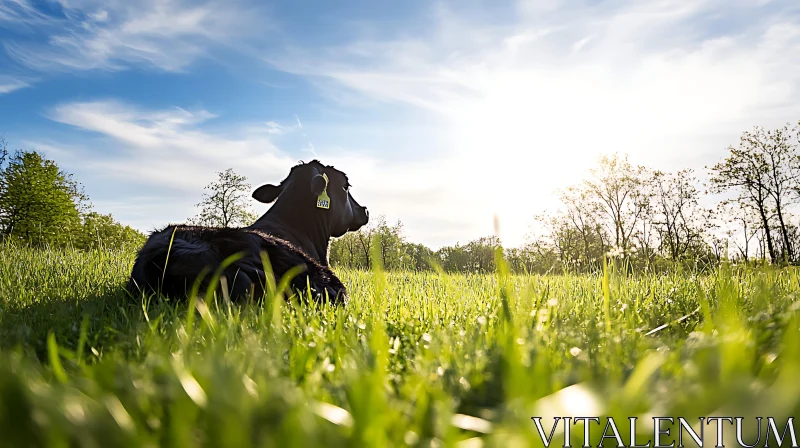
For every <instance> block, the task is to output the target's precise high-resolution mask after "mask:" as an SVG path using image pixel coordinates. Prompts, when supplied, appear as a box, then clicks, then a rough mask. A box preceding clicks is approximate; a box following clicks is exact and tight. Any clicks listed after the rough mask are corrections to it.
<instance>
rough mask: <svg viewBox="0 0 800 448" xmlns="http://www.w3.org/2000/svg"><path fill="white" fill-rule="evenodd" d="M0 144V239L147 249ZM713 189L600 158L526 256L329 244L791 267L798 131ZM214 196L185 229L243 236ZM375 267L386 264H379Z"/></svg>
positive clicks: (371, 238)
mask: <svg viewBox="0 0 800 448" xmlns="http://www.w3.org/2000/svg"><path fill="white" fill-rule="evenodd" d="M4 143H5V142H3V141H2V140H0V235H1V236H2V238H3V240H4V241H6V240H9V239H13V240H21V241H24V242H26V243H29V244H49V245H67V244H69V245H72V246H74V247H79V248H96V247H99V246H103V247H116V248H118V247H125V246H130V245H140V244H141V243H142V242H143V241H144V236H143V235H142V234H141V233H139V232H138V231H136V230H134V229H132V228H130V227H128V226H123V225H122V224H119V223H117V222H116V221H114V220H113V218H112V217H111V215H101V214H98V213H96V212H93V211H92V210H91V204H90V203H89V202H88V198H87V197H86V195H85V194H84V193H83V190H82V188H81V187H80V184H78V183H77V182H75V181H74V180H73V179H72V176H71V175H69V174H67V173H64V172H63V171H61V170H60V169H59V168H58V166H57V165H56V164H55V162H53V161H52V160H48V159H46V158H45V157H44V156H43V155H41V154H40V153H38V152H36V151H17V152H16V153H15V154H13V155H9V154H8V152H7V151H6V148H5V144H4ZM705 168H706V170H707V173H706V174H707V175H708V182H707V184H705V185H704V184H702V183H701V182H700V181H699V180H698V176H697V173H695V171H693V170H691V169H682V170H678V171H675V172H665V171H661V170H658V169H653V168H651V167H646V166H641V165H635V164H633V163H631V162H630V160H629V159H628V157H627V156H626V155H619V154H611V155H605V156H602V157H601V158H600V159H599V161H598V164H597V166H596V167H595V168H594V169H591V170H590V171H589V173H587V176H586V177H585V179H584V180H583V181H582V182H580V183H578V184H576V185H573V186H570V187H568V188H565V189H563V190H560V191H558V193H557V194H558V197H559V200H560V201H559V202H560V207H559V208H558V209H557V210H554V211H551V212H544V213H541V214H539V215H536V216H534V219H535V223H536V227H537V229H536V231H535V232H534V233H532V234H531V235H529V237H528V238H527V239H526V242H525V243H524V244H523V245H522V246H521V247H516V248H504V247H503V246H502V245H501V243H500V240H499V239H498V238H497V237H495V236H485V237H481V238H477V239H475V240H472V241H469V242H467V243H463V244H462V243H456V244H455V245H452V246H446V247H442V248H440V249H438V250H433V249H431V248H429V247H426V246H424V245H422V244H418V243H414V242H411V241H409V240H408V239H407V237H406V236H405V234H404V232H403V224H402V222H400V221H398V222H396V223H393V224H392V223H389V222H387V221H386V219H385V217H383V216H378V217H374V218H373V219H372V220H371V222H370V223H369V224H368V225H367V226H365V227H364V228H362V229H361V230H359V231H357V232H351V233H348V234H346V235H344V236H342V237H340V238H337V239H335V240H333V241H332V243H331V245H330V260H331V264H332V265H334V266H344V267H351V268H369V267H371V266H372V265H373V264H374V263H376V262H379V263H380V264H381V265H382V266H384V267H385V268H386V269H389V270H401V269H405V270H418V271H419V270H432V269H443V270H445V271H449V272H491V271H493V270H494V269H495V256H496V254H497V253H498V252H500V253H502V254H503V255H504V257H505V259H506V260H507V261H508V263H509V265H510V267H511V268H512V269H513V270H514V271H516V272H531V273H549V272H596V271H598V270H601V269H602V266H603V263H604V260H605V259H607V258H617V259H621V260H623V261H624V263H625V265H626V266H627V267H628V268H629V269H636V270H662V269H668V268H671V267H673V266H675V265H676V264H679V265H684V266H691V267H693V268H713V267H714V266H716V265H717V264H718V263H720V262H721V260H722V259H723V258H728V259H730V260H733V261H735V262H745V263H769V264H795V263H797V262H798V258H800V255H799V254H800V228H799V227H798V225H800V223H798V222H797V220H796V219H795V216H794V214H793V212H794V207H795V206H796V205H797V204H798V202H800V122H798V123H797V124H795V125H792V124H786V125H784V126H781V127H778V128H776V129H764V128H762V127H755V128H753V129H752V130H749V131H745V132H743V133H742V135H741V138H740V139H739V142H738V143H737V144H735V145H731V146H729V147H728V148H727V152H726V155H725V157H724V159H722V160H720V161H719V162H718V163H716V164H714V165H712V166H707V167H705ZM217 175H218V179H217V180H216V181H214V182H211V183H210V184H208V185H207V186H206V191H205V192H204V194H203V196H202V200H201V202H200V203H198V204H196V205H197V207H198V208H199V213H198V214H197V215H196V216H193V217H190V218H189V219H188V222H189V223H193V224H200V225H209V226H219V227H236V226H244V225H248V224H250V223H252V222H253V221H254V220H255V219H256V217H257V215H256V214H255V213H254V212H253V210H252V209H251V208H250V201H249V195H250V190H251V185H250V184H249V183H248V182H247V178H246V177H244V176H242V175H239V174H237V173H235V172H234V171H233V170H232V169H227V170H225V171H223V172H219V173H217ZM376 257H378V258H379V259H376Z"/></svg>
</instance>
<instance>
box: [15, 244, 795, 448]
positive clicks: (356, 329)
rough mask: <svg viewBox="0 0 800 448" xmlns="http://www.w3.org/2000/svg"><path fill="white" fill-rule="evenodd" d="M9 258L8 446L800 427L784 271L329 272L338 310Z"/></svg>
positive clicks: (370, 440) (88, 262)
mask: <svg viewBox="0 0 800 448" xmlns="http://www.w3.org/2000/svg"><path fill="white" fill-rule="evenodd" d="M0 250H2V256H0V440H2V442H0V445H2V446H58V447H66V446H84V447H112V446H113V447H123V446H209V447H241V446H280V447H293V446H296V447H312V446H376V447H380V446H406V445H409V446H463V447H479V446H502V447H510V446H542V441H541V438H540V436H539V434H538V432H537V430H536V427H535V425H534V423H533V421H532V420H531V417H534V416H545V417H546V416H567V415H572V416H584V417H587V416H613V417H615V419H616V421H617V423H625V422H627V421H628V417H632V416H638V417H643V418H645V419H649V416H653V415H655V416H673V417H678V416H681V417H684V418H687V419H692V418H697V417H699V416H711V415H716V416H720V415H721V416H741V417H746V418H751V417H752V418H753V420H747V421H746V424H748V425H751V426H753V427H754V426H755V420H754V417H755V416H763V417H766V416H771V417H776V418H779V419H780V418H782V417H787V416H794V415H800V328H799V326H800V324H799V322H800V321H798V308H800V301H798V290H800V288H798V285H799V283H798V282H800V278H799V277H798V272H797V270H794V269H783V270H778V269H763V270H754V269H739V268H735V267H729V266H723V267H722V268H720V269H719V271H718V272H716V273H714V274H712V275H703V276H695V275H692V273H689V272H676V273H674V274H672V275H666V276H646V277H631V278H629V277H625V276H622V275H619V274H615V273H614V271H613V269H612V270H610V271H608V272H607V273H606V275H605V276H549V277H540V276H530V277H524V276H508V275H505V274H502V273H499V274H497V275H491V276H479V275H444V274H434V273H386V274H382V273H380V272H377V273H372V272H359V271H339V274H340V276H341V277H342V278H343V280H344V281H345V283H346V284H347V285H348V287H349V289H350V292H351V302H350V304H349V305H348V306H347V307H345V308H341V309H334V308H331V307H325V306H322V307H318V306H292V305H289V304H286V303H284V302H283V301H282V300H273V299H272V298H268V299H267V300H265V301H264V302H263V303H262V304H249V305H243V306H237V305H234V306H230V305H227V304H226V303H225V302H224V301H223V300H222V299H218V300H214V301H211V300H209V302H208V303H207V302H194V303H188V302H186V301H184V302H178V303H174V302H173V303H171V302H168V301H166V300H163V299H152V300H149V301H147V302H143V301H142V300H135V299H131V298H129V297H126V295H125V293H124V292H123V284H124V281H125V279H126V276H127V274H128V272H129V269H130V266H131V263H132V261H133V254H128V253H126V254H108V253H99V252H98V253H79V252H60V251H44V250H31V249H23V248H18V247H8V246H7V247H0ZM190 307H193V308H194V309H195V310H197V312H191V313H189V312H187V310H189V309H190ZM545 421H550V422H551V421H552V420H543V424H544V426H545V428H546V431H547V432H549V431H550V426H549V423H547V424H545ZM783 421H785V419H784V420H783ZM581 428H582V426H581V425H576V426H575V427H574V428H573V429H572V431H571V435H572V437H573V439H574V440H575V442H574V443H573V446H581V445H582V438H583V430H582V429H581ZM645 428H651V425H648V426H646V427H645ZM709 428H710V429H707V431H713V428H712V427H709ZM753 429H755V428H753ZM557 432H558V431H557ZM620 432H621V433H622V434H623V435H624V438H625V440H627V439H628V433H629V430H628V428H627V427H625V428H623V427H620ZM728 433H732V430H731V429H728ZM601 434H602V426H600V427H599V429H598V427H595V429H593V432H592V439H593V440H594V442H593V445H594V446H597V444H598V440H599V438H600V435H601ZM673 434H674V432H673ZM745 434H755V432H749V431H746V433H745ZM652 435H653V434H652V431H651V430H649V429H648V432H644V433H642V434H641V440H642V443H646V442H647V440H648V439H651V438H652ZM727 437H728V435H726V438H727ZM730 437H733V434H730ZM752 437H753V438H752V440H753V441H754V440H755V435H753V436H752ZM666 439H667V440H669V438H666ZM556 440H559V439H558V436H556ZM748 440H750V439H748ZM750 443H752V441H751V442H750ZM561 444H562V442H561V441H558V442H556V443H554V445H551V446H561ZM605 445H606V446H615V445H616V444H615V443H613V440H606V441H605ZM763 445H764V441H763V439H762V441H761V443H760V445H759V446H763ZM676 446H677V444H676ZM687 446H689V444H687ZM708 446H713V443H712V444H709V445H708ZM731 446H734V445H731ZM785 446H788V445H786V444H785Z"/></svg>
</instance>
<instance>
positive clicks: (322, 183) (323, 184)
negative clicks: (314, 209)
mask: <svg viewBox="0 0 800 448" xmlns="http://www.w3.org/2000/svg"><path fill="white" fill-rule="evenodd" d="M327 186H328V179H327V178H326V177H324V176H323V175H322V174H317V175H316V176H314V177H312V178H311V193H313V194H314V196H319V195H321V194H322V192H323V191H325V188H327Z"/></svg>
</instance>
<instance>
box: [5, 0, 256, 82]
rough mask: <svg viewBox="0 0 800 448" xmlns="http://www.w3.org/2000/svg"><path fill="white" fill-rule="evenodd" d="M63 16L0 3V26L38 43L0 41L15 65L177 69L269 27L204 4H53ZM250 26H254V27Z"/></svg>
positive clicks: (231, 8)
mask: <svg viewBox="0 0 800 448" xmlns="http://www.w3.org/2000/svg"><path fill="white" fill-rule="evenodd" d="M59 3H60V6H61V7H62V8H63V16H54V15H53V16H50V15H44V14H43V13H41V12H40V11H38V10H37V9H35V8H33V7H32V6H30V5H29V4H28V3H27V2H26V0H13V1H12V2H11V4H10V5H0V22H8V24H9V26H16V25H19V24H21V23H23V24H26V25H28V26H30V27H33V28H35V29H36V30H37V31H38V32H40V33H44V34H46V35H47V37H48V38H47V42H46V43H38V42H37V43H32V42H22V43H19V42H15V41H8V42H5V43H4V47H5V50H6V52H7V53H8V54H9V55H10V56H11V57H12V58H13V59H15V60H16V61H17V62H19V63H21V64H23V65H25V66H27V67H29V68H32V69H35V70H40V71H48V72H49V71H71V70H90V69H101V70H122V69H125V68H128V67H130V66H133V65H136V66H144V67H151V68H156V69H160V70H165V71H170V72H177V71H182V70H184V69H185V68H186V67H187V66H188V65H189V64H191V63H192V62H194V61H195V60H197V59H199V58H202V57H211V56H212V55H211V50H212V49H214V48H215V46H227V47H228V48H229V49H230V47H232V46H234V45H236V44H237V42H238V41H239V40H241V39H246V38H247V37H248V36H249V33H251V32H252V31H253V30H254V29H257V28H258V29H261V30H263V29H267V28H269V23H265V19H264V18H263V16H262V15H261V14H258V13H257V11H255V8H254V7H253V6H251V5H248V4H246V3H243V2H240V1H236V2H229V1H223V0H207V1H204V2H201V3H195V2H188V1H182V0H146V1H141V2H127V1H110V2H101V1H94V0H85V1H82V0H78V1H71V0H70V1H67V0H61V1H60V2H59ZM256 25H258V27H257V26H256Z"/></svg>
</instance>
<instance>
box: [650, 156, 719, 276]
mask: <svg viewBox="0 0 800 448" xmlns="http://www.w3.org/2000/svg"><path fill="white" fill-rule="evenodd" d="M696 181H697V179H696V178H695V177H694V174H693V172H692V170H690V169H685V170H680V171H678V172H677V173H664V172H662V171H656V172H654V173H653V178H652V180H651V181H650V188H651V194H652V204H653V207H654V213H655V216H654V217H653V218H654V220H653V223H654V225H655V228H656V231H657V232H658V234H659V237H660V240H661V246H662V250H663V251H665V252H666V253H667V255H668V256H669V258H671V259H672V260H673V261H676V260H678V259H680V258H681V257H683V256H684V255H685V254H687V252H688V251H689V250H690V249H691V248H692V246H693V245H695V244H697V243H699V242H700V241H702V237H703V232H704V226H705V225H706V224H707V223H708V218H709V217H708V216H707V212H706V210H703V209H702V208H701V207H700V206H699V205H698V200H699V198H700V194H699V192H698V191H697V188H696V187H695V183H696Z"/></svg>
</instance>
